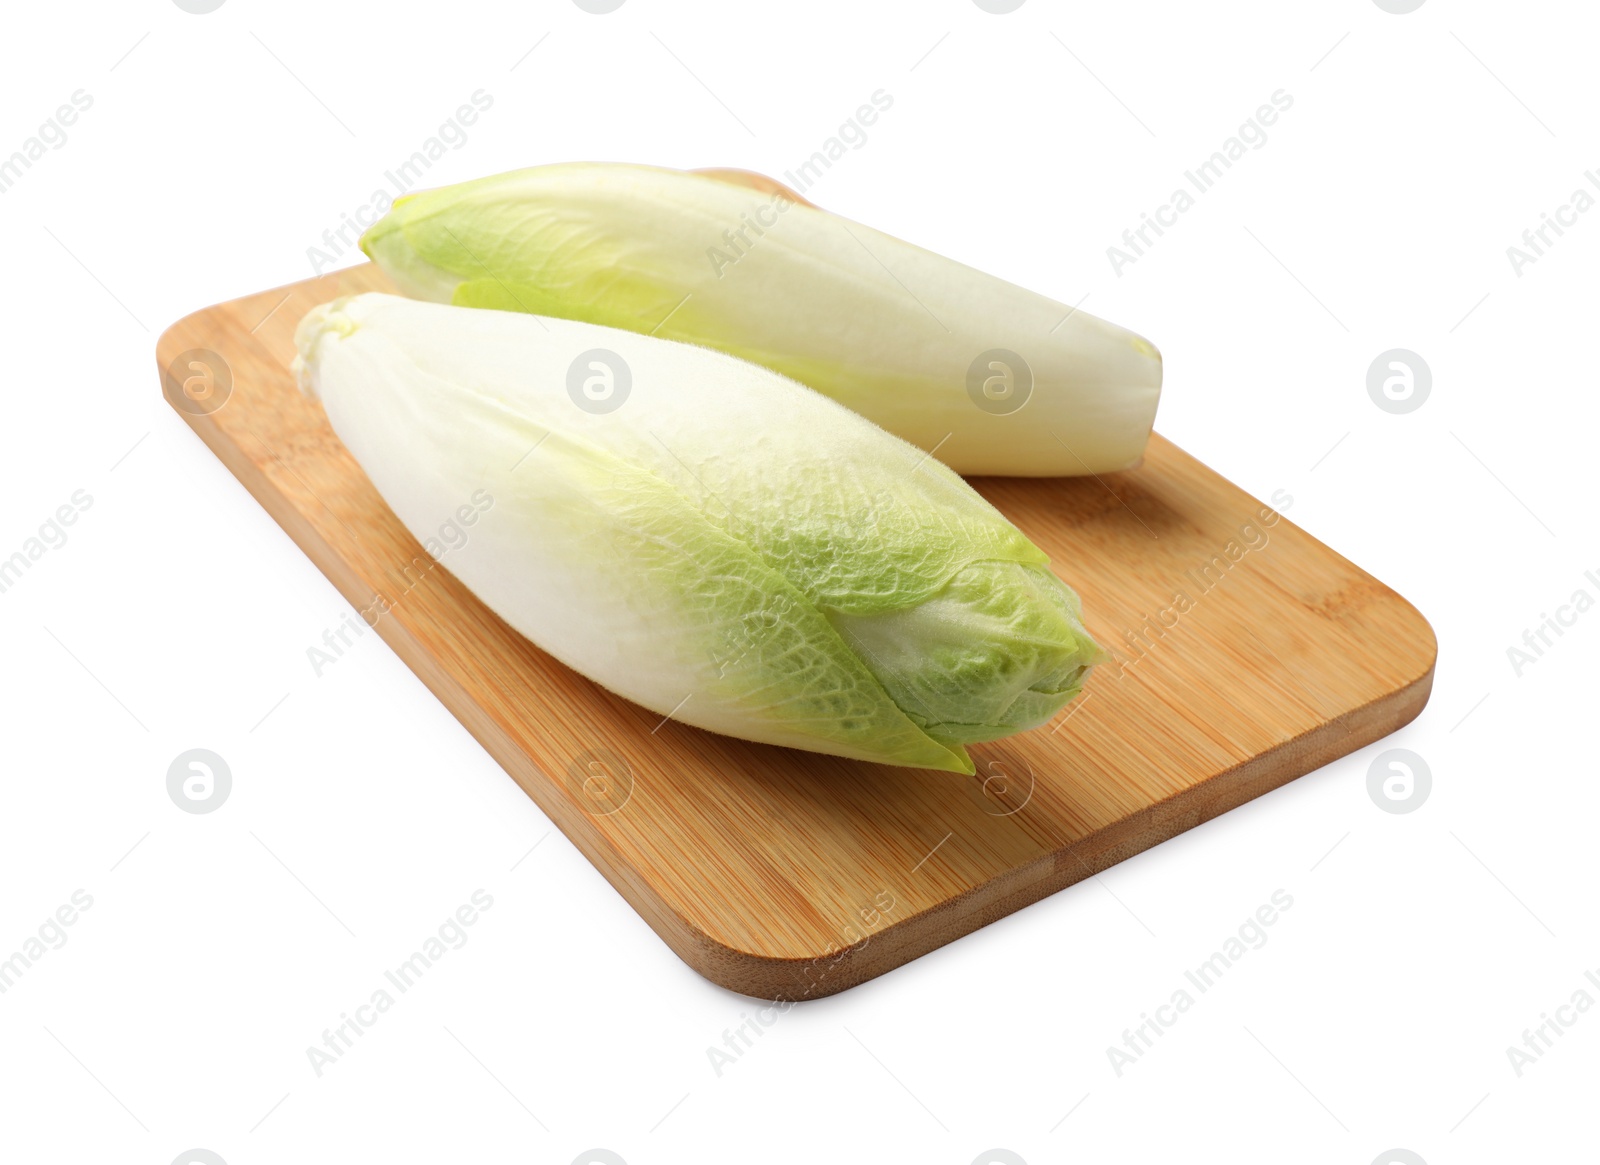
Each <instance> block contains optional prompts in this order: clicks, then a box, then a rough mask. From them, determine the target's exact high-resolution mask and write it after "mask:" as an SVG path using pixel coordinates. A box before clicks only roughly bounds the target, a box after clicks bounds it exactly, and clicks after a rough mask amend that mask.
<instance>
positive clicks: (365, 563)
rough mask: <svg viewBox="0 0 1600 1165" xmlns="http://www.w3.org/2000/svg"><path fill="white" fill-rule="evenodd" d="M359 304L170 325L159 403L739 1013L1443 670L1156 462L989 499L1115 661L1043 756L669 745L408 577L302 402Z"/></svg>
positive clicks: (1108, 839) (241, 309)
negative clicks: (889, 761) (298, 347)
mask: <svg viewBox="0 0 1600 1165" xmlns="http://www.w3.org/2000/svg"><path fill="white" fill-rule="evenodd" d="M372 290H383V291H387V290H391V289H390V288H389V286H388V284H387V283H386V281H385V279H384V277H383V276H382V274H381V273H379V271H378V270H377V269H376V268H375V267H373V266H371V265H368V266H364V267H358V268H354V269H352V270H349V271H344V272H339V273H335V274H330V275H327V276H324V277H323V278H320V279H315V280H309V281H307V282H304V283H297V284H294V285H293V286H290V287H286V288H279V289H278V290H275V291H268V292H262V293H261V294H259V295H252V296H249V297H247V298H245V299H240V300H235V301H233V302H231V303H224V304H219V305H218V306H216V307H212V308H207V309H206V310H205V311H201V312H197V313H195V314H194V315H191V316H189V317H187V318H186V319H183V320H181V321H179V322H178V323H176V324H174V325H173V326H172V327H171V328H170V329H168V330H167V332H166V334H165V335H163V336H162V337H161V340H160V343H159V345H158V347H157V361H158V364H159V366H160V369H161V375H162V382H163V390H164V392H165V394H166V396H167V399H168V401H169V402H171V403H172V404H173V406H174V407H175V408H177V409H178V411H179V412H180V413H181V414H182V416H183V418H184V419H185V420H186V421H188V422H189V424H190V425H191V426H192V427H193V428H194V430H195V431H196V432H197V433H199V434H200V436H201V438H202V439H203V440H204V441H205V442H206V444H208V445H209V446H210V447H211V449H212V450H213V451H214V452H215V453H216V454H217V456H218V457H220V458H221V459H222V460H223V462H224V463H225V464H226V465H227V466H228V468H229V469H230V470H232V471H233V473H234V474H235V475H236V476H237V477H238V478H239V480H240V481H242V482H243V483H244V485H245V487H246V488H247V489H249V490H250V492H251V493H252V494H254V495H255V497H256V499H257V500H258V501H259V502H260V503H261V504H262V505H263V506H265V507H266V509H267V511H268V512H269V513H270V514H271V515H272V516H273V517H274V518H275V519H277V521H278V523H279V524H280V525H282V526H283V528H284V529H285V530H286V531H288V533H289V535H290V537H292V538H293V539H294V540H295V542H297V543H298V544H299V545H300V547H301V549H303V550H304V551H305V552H306V554H308V555H310V557H311V559H312V561H314V562H315V563H316V564H317V565H318V566H319V567H321V569H322V571H323V572H324V573H325V574H326V575H327V576H328V578H329V579H331V580H332V581H333V584H334V585H335V586H336V587H338V588H339V591H340V592H341V593H342V594H343V595H344V597H345V598H346V599H348V600H349V601H350V602H351V603H352V604H353V605H354V606H355V607H356V608H357V609H358V610H366V609H374V610H376V609H378V608H377V607H375V601H376V600H378V599H379V598H380V597H381V598H382V599H383V600H384V601H386V602H387V603H389V604H390V609H389V612H388V613H387V614H386V615H383V616H382V617H381V618H379V620H378V622H377V630H378V631H379V633H380V634H381V635H382V636H383V638H384V639H385V640H386V641H387V642H388V644H389V646H390V647H392V648H393V649H394V651H395V652H396V653H397V654H398V655H399V656H400V658H401V659H403V660H405V662H406V663H407V664H408V665H410V667H411V668H412V670H414V671H415V672H416V673H417V675H418V676H419V677H421V679H422V681H423V682H424V683H425V684H427V686H428V687H429V688H430V689H432V691H433V692H434V693H435V694H436V695H437V696H438V697H439V699H440V700H442V701H444V704H445V706H446V707H448V708H449V709H450V710H451V711H452V712H454V713H455V715H456V716H457V717H458V718H459V719H460V720H461V722H462V723H463V724H464V725H466V727H467V729H468V730H469V731H471V733H472V734H473V735H474V736H475V737H477V739H478V740H479V741H480V742H481V743H482V744H483V746H484V748H486V749H488V751H489V753H490V754H491V755H492V756H494V758H495V759H496V760H498V761H499V762H500V764H501V765H503V766H504V767H505V769H506V771H507V772H508V773H510V774H511V776H512V777H513V778H514V779H515V780H516V781H517V783H518V784H520V785H521V786H522V788H523V789H524V790H526V791H527V793H528V795H529V796H530V797H532V798H533V799H534V800H535V801H536V802H537V803H538V804H539V807H540V808H541V809H543V810H544V811H545V813H547V814H548V815H549V816H550V817H551V818H552V819H553V820H554V821H555V822H556V824H557V825H558V826H560V828H561V830H562V831H563V832H564V833H565V834H566V835H567V836H568V837H569V838H571V839H572V841H573V843H574V844H575V845H576V846H577V847H578V848H579V849H580V850H582V851H583V853H584V854H585V855H586V856H587V857H588V858H589V860H590V861H591V862H593V863H594V864H595V866H596V868H598V869H599V870H600V872H601V873H603V874H604V875H605V876H606V877H607V878H608V879H609V880H610V882H611V884H612V885H613V886H615V887H616V888H617V890H618V892H620V893H621V894H622V895H623V897H625V898H626V899H627V900H628V901H629V902H630V903H632V905H633V907H634V909H636V910H637V911H638V912H639V913H640V914H641V915H643V917H644V918H645V920H646V921H647V922H649V924H650V925H651V926H652V927H653V928H654V929H655V931H656V933H658V934H659V935H660V936H661V937H662V939H664V940H665V941H666V943H667V945H668V946H670V947H671V948H672V949H673V950H674V951H676V952H677V953H678V955H679V956H680V957H681V958H683V959H684V961H685V962H687V963H688V964H689V965H690V966H691V967H693V968H694V969H695V970H697V971H699V972H700V973H701V974H702V975H704V976H705V977H706V978H708V979H710V980H712V981H713V982H715V983H720V984H722V985H723V986H726V987H729V988H731V989H733V990H735V991H740V992H743V993H745V994H747V995H752V996H757V997H761V998H766V999H778V998H785V999H795V1000H800V999H807V998H818V997H821V996H824V995H831V994H833V993H834V992H837V991H842V990H844V989H845V988H847V987H852V986H854V985H855V984H857V983H860V982H862V981H863V980H866V979H870V978H872V977H874V976H876V975H881V974H883V973H884V972H885V971H888V970H890V969H892V968H894V967H897V966H899V965H900V964H902V963H905V962H907V961H908V960H910V959H914V958H916V957H917V956H918V955H921V954H924V953H926V952H927V951H930V950H933V949H934V948H935V947H938V946H941V945H943V944H944V943H947V942H950V941H952V940H953V939H957V938H960V937H961V936H962V935H964V934H967V933H969V932H970V931H973V930H976V929H977V928H979V927H981V926H983V925H984V924H986V923H989V922H992V921H994V920H995V919H997V918H1001V917H1003V916H1004V915H1007V914H1009V913H1011V912H1012V911H1014V910H1018V909H1020V908H1021V907H1023V906H1026V905H1028V904H1029V903H1031V902H1035V901H1037V900H1038V899H1040V898H1043V897H1044V896H1045V895H1047V894H1051V893H1054V892H1055V891H1057V890H1060V889H1061V888H1063V887H1065V886H1069V885H1071V884H1072V883H1074V882H1077V881H1079V880H1081V879H1083V878H1086V877H1088V876H1090V875H1091V874H1095V873H1098V872H1099V871H1101V870H1104V869H1105V868H1106V867H1108V866H1111V865H1113V864H1115V863H1117V862H1119V861H1122V860H1123V859H1124V858H1127V857H1130V856H1131V855H1133V854H1136V853H1138V852H1139V851H1141V850H1143V849H1146V848H1148V847H1149V846H1152V845H1155V844H1156V843H1157V842H1160V841H1164V840H1165V839H1167V838H1169V837H1172V836H1173V835H1175V834H1177V833H1181V832H1182V831H1184V830H1186V829H1191V828H1193V827H1194V826H1196V825H1199V824H1200V823H1201V822H1203V821H1206V820H1209V819H1210V818H1212V817H1215V816H1217V815H1218V814H1219V813H1223V812H1226V811H1227V810H1229V809H1232V808H1233V807H1234V806H1236V805H1240V804H1243V803H1244V802H1245V801H1248V800H1250V799H1251V798H1253V797H1258V796H1260V795H1261V794H1262V793H1265V792H1266V791H1267V790H1269V789H1272V788H1275V787H1277V786H1278V785H1282V784H1284V783H1285V782H1287V781H1290V780H1292V779H1294V778H1295V777H1297V776H1300V775H1301V774H1302V773H1307V772H1310V771H1311V770H1312V769H1315V768H1317V767H1318V766H1320V765H1323V764H1326V763H1328V762H1329V761H1331V760H1333V759H1335V758H1336V757H1340V756H1343V755H1344V754H1346V753H1348V752H1351V751H1353V750H1355V749H1357V748H1360V747H1362V746H1364V745H1366V744H1369V743H1371V742H1372V741H1374V740H1377V739H1379V738H1380V737H1382V736H1384V735H1386V734H1388V733H1390V732H1393V731H1394V730H1395V729H1396V728H1399V727H1400V726H1401V725H1403V724H1405V723H1406V722H1408V721H1409V720H1411V719H1412V718H1413V717H1415V716H1416V715H1417V713H1418V712H1420V711H1421V710H1422V707H1423V705H1424V704H1425V703H1426V702H1427V699H1428V693H1429V690H1430V688H1431V686H1432V682H1433V665H1434V656H1435V642H1434V637H1433V632H1432V631H1431V630H1430V628H1429V626H1428V624H1427V622H1426V621H1425V620H1424V619H1423V618H1422V616H1421V615H1420V614H1418V612H1417V611H1416V609H1415V608H1413V607H1412V606H1411V605H1410V604H1408V603H1407V602H1406V601H1405V600H1403V599H1402V598H1400V596H1398V595H1397V594H1395V593H1394V592H1393V591H1392V590H1390V589H1389V588H1388V587H1386V586H1384V585H1383V584H1382V583H1380V582H1378V581H1377V580H1376V579H1375V578H1373V577H1372V576H1371V575H1369V574H1367V573H1366V572H1364V571H1362V570H1360V569H1359V568H1358V567H1356V566H1355V565H1353V564H1352V563H1350V562H1348V561H1347V560H1345V559H1344V558H1341V557H1340V556H1339V555H1338V554H1335V553H1334V552H1333V551H1332V550H1329V549H1328V548H1327V547H1326V546H1323V545H1322V544H1321V543H1320V542H1318V541H1317V540H1316V539H1314V538H1312V537H1311V536H1310V535H1308V534H1306V533H1305V532H1304V531H1302V530H1300V529H1298V528H1296V527H1295V526H1294V525H1292V524H1291V523H1290V522H1289V521H1288V519H1286V518H1278V517H1276V515H1275V514H1274V513H1273V511H1270V510H1266V515H1267V518H1269V519H1272V524H1270V525H1268V524H1267V521H1266V520H1264V519H1263V516H1262V515H1263V511H1264V510H1265V507H1264V505H1263V503H1261V502H1258V501H1256V500H1255V499H1253V498H1251V497H1249V496H1248V495H1246V494H1245V493H1243V492H1242V491H1240V490H1239V489H1237V488H1236V487H1234V486H1233V485H1231V484H1229V483H1228V482H1227V481H1225V480H1223V479H1222V478H1221V477H1219V476H1218V475H1217V474H1215V473H1213V472H1212V471H1211V470H1209V469H1207V468H1206V467H1205V466H1204V465H1201V464H1200V463H1199V462H1198V461H1196V460H1195V459H1194V458H1192V457H1190V456H1188V455H1187V454H1186V453H1184V452H1183V451H1182V450H1180V449H1178V448H1177V447H1175V446H1173V445H1171V444H1169V443H1168V442H1167V441H1165V440H1163V439H1162V438H1161V437H1159V436H1157V437H1154V438H1152V439H1151V443H1150V448H1149V452H1148V455H1147V457H1146V459H1145V463H1144V465H1143V466H1142V467H1141V468H1139V469H1137V470H1133V471H1129V472H1125V473H1117V474H1110V475H1107V476H1105V477H1104V478H1095V477H1086V478H1060V479H1050V480H1041V479H1018V478H1012V479H1006V478H990V479H979V480H975V481H974V482H973V484H974V485H975V486H976V487H977V488H978V490H979V492H981V493H982V494H983V495H984V496H985V497H987V498H988V499H989V500H990V501H991V502H992V503H994V505H996V506H997V507H999V509H1000V510H1001V511H1002V512H1003V513H1004V514H1005V515H1006V516H1007V517H1009V518H1010V519H1011V520H1012V521H1013V522H1015V523H1016V524H1017V525H1018V526H1019V527H1021V529H1022V530H1023V532H1024V533H1026V534H1027V535H1028V537H1030V538H1032V539H1033V541H1034V542H1035V543H1037V544H1038V545H1039V546H1040V547H1041V548H1043V550H1044V551H1045V552H1046V553H1047V554H1049V555H1050V557H1051V559H1052V561H1053V563H1054V566H1055V569H1056V570H1057V572H1058V573H1059V574H1060V575H1061V576H1062V577H1063V578H1064V579H1066V580H1067V581H1068V582H1069V583H1071V584H1072V586H1074V587H1076V588H1077V590H1078V591H1079V593H1080V594H1081V595H1082V597H1083V609H1084V612H1085V615H1086V621H1087V624H1088V627H1089V630H1090V631H1091V632H1092V633H1093V634H1094V636H1095V638H1096V639H1097V640H1099V642H1100V643H1101V644H1103V645H1105V646H1107V647H1108V648H1110V649H1111V650H1112V651H1113V652H1115V654H1116V656H1117V659H1116V660H1114V661H1113V662H1111V663H1108V664H1105V665H1102V666H1101V667H1099V668H1097V669H1096V670H1095V672H1094V673H1093V675H1092V677H1091V679H1090V681H1089V684H1088V687H1087V689H1086V694H1085V695H1084V696H1083V697H1082V698H1080V699H1079V700H1077V701H1075V702H1074V703H1072V704H1070V705H1068V706H1067V708H1066V709H1065V710H1064V711H1063V712H1062V713H1061V715H1060V716H1059V717H1058V719H1057V720H1056V721H1055V722H1054V723H1053V724H1051V725H1049V726H1046V727H1044V728H1040V729H1037V730H1035V731H1033V732H1029V733H1025V734H1023V735H1021V736H1015V737H1012V738H1010V739H1008V740H1004V741H1000V742H997V743H994V744H986V745H983V744H980V745H974V746H972V749H971V752H972V755H973V759H974V760H975V761H976V762H977V765H978V770H979V771H978V775H977V776H976V777H965V776H961V775H959V774H952V773H941V772H930V771H923V770H912V769H898V768H890V767H885V766H881V765H871V764H863V763H858V762H854V761H847V760H841V759H836V758H833V757H827V756H820V755H816V754H813V753H806V752H795V751H790V750H787V749H782V748H775V747H770V746H765V745H756V744H747V743H745V742H743V741H739V740H733V739H730V738H728V737H723V736H716V735H713V734H711V733H708V732H704V731H701V730H700V729H697V728H691V727H688V726H686V725H682V724H678V723H676V722H671V721H668V722H663V721H662V719H661V717H660V716H658V715H656V714H655V713H653V712H649V711H646V710H645V709H643V708H641V707H638V706H637V705H634V704H631V703H629V702H627V701H626V700H623V699H621V698H620V697H617V696H614V695H612V694H611V693H610V692H607V691H605V690H604V689H602V688H600V687H598V686H597V685H595V684H593V683H591V682H590V681H588V680H586V679H584V678H583V677H582V676H580V675H577V674H576V673H574V672H572V671H570V670H568V669H567V668H566V667H564V666H563V665H562V664H560V663H557V662H556V661H555V660H554V659H552V658H550V657H549V656H547V655H545V654H544V653H543V652H541V651H540V650H539V649H538V648H536V647H534V646H533V645H532V644H531V643H529V642H528V641H527V640H525V639H523V638H521V637H520V636H519V635H517V633H516V632H514V631H512V630H511V629H510V628H509V627H507V626H506V625H505V624H504V623H503V622H501V621H500V619H499V618H498V617H496V616H495V615H494V614H493V613H492V612H490V611H489V610H488V609H487V608H485V607H484V606H483V605H482V604H481V603H479V602H478V601H477V600H476V599H475V598H474V597H473V596H472V595H471V594H470V593H469V592H468V591H467V589H466V588H465V587H464V586H462V585H461V583H459V582H458V581H457V580H456V579H455V578H454V577H453V576H451V575H450V574H449V572H448V571H447V570H446V569H444V568H443V567H438V568H435V569H430V570H428V571H427V572H426V573H425V574H424V575H423V576H422V578H421V581H420V582H418V581H417V571H416V570H415V568H412V569H411V570H410V573H409V574H407V573H404V572H405V571H406V570H407V568H409V567H411V563H412V561H413V559H417V558H420V557H421V556H423V555H424V553H425V552H424V551H423V550H422V548H421V547H420V546H419V545H418V544H417V542H416V541H415V540H414V539H413V538H412V537H411V535H410V534H409V533H407V532H406V530H405V528H404V527H403V526H401V524H400V522H399V521H398V520H397V519H396V518H395V516H394V515H393V514H392V513H390V512H389V509H388V507H387V506H386V505H385V504H384V503H383V501H382V499H381V498H379V496H378V494H377V492H376V490H374V489H373V487H372V485H371V483H370V482H369V481H368V480H367V478H366V475H365V474H364V473H362V471H361V469H360V467H358V466H357V465H356V463H355V461H354V460H353V459H352V458H351V457H350V455H349V454H348V453H346V452H345V450H344V447H343V446H342V445H341V444H340V443H339V440H338V438H337V437H335V436H334V434H333V431H332V430H331V429H330V428H329V427H328V424H327V421H326V419H325V418H324V416H323V413H322V409H321V406H320V405H318V404H315V403H313V402H311V401H308V400H307V399H305V398H304V397H302V396H301V394H300V393H299V392H298V391H297V390H296V388H295V385H294V382H293V378H292V377H291V376H290V374H289V370H288V369H289V363H290V360H291V359H292V357H293V355H294V347H293V334H294V327H295V324H296V323H297V322H298V321H299V319H300V317H301V316H302V315H303V314H304V313H305V312H306V310H307V309H309V308H311V307H312V306H314V305H315V304H318V303H323V302H326V301H327V300H329V299H332V298H334V297H335V296H337V295H343V294H349V293H352V292H359V291H372ZM423 561H426V559H423ZM1180 596H1181V599H1180ZM371 730H372V731H374V732H379V731H382V728H381V726H380V725H372V726H371ZM440 779H441V780H447V779H448V777H447V776H446V775H443V774H441V777H440ZM591 941H597V942H600V943H602V944H603V943H604V942H605V939H604V936H592V938H591Z"/></svg>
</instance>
